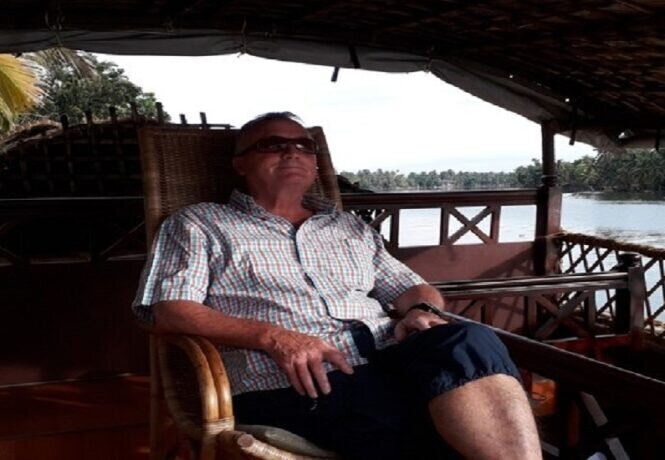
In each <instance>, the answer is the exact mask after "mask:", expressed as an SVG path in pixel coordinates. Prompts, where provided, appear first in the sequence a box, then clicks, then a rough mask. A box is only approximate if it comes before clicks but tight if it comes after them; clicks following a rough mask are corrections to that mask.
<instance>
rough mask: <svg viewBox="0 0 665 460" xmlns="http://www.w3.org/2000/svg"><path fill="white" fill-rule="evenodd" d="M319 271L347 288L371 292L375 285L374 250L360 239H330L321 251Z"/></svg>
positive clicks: (333, 281) (331, 280)
mask: <svg viewBox="0 0 665 460" xmlns="http://www.w3.org/2000/svg"><path fill="white" fill-rule="evenodd" d="M318 266H319V271H320V272H322V274H324V275H325V276H326V277H327V278H328V279H329V281H330V282H332V283H336V284H339V285H340V287H344V288H346V289H350V290H355V291H362V292H364V293H367V292H369V291H370V290H371V289H372V288H373V286H374V266H373V263H372V251H371V249H370V248H368V247H367V245H366V244H365V243H364V242H363V241H362V240H359V239H354V238H346V239H342V240H337V241H330V242H329V243H327V244H326V247H325V248H322V250H321V251H320V252H319V257H318Z"/></svg>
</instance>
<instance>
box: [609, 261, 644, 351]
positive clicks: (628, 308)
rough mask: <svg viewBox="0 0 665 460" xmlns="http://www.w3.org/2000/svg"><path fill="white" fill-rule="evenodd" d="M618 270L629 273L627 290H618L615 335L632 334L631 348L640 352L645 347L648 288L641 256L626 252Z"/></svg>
mask: <svg viewBox="0 0 665 460" xmlns="http://www.w3.org/2000/svg"><path fill="white" fill-rule="evenodd" d="M618 259H619V260H618V262H619V265H618V267H617V268H618V270H620V271H622V272H626V273H628V286H627V288H626V289H617V292H616V312H615V313H616V315H615V319H614V333H615V334H630V336H631V339H632V340H631V348H632V349H633V350H634V351H638V350H640V349H641V348H642V346H643V340H644V339H643V332H644V301H645V298H646V286H645V282H644V269H643V268H642V260H641V258H640V255H639V254H637V253H632V252H625V253H622V254H619V256H618Z"/></svg>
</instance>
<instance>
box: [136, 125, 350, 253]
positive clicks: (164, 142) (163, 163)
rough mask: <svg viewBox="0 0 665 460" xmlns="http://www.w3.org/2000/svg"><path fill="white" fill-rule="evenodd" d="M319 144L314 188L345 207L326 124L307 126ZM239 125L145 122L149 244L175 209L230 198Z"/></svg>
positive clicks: (143, 153) (143, 158) (234, 182)
mask: <svg viewBox="0 0 665 460" xmlns="http://www.w3.org/2000/svg"><path fill="white" fill-rule="evenodd" d="M309 131H310V133H311V135H312V137H313V138H314V140H316V142H317V143H318V145H319V154H318V165H319V171H318V172H319V177H318V180H317V182H316V183H315V184H314V186H313V187H312V190H310V192H309V193H310V194H314V195H318V196H323V197H325V198H327V199H329V200H332V201H334V202H335V203H337V206H338V207H341V197H340V193H339V187H338V185H337V178H336V176H335V171H334V169H333V166H332V161H331V159H330V152H329V150H328V145H327V143H326V139H325V136H324V134H323V130H322V129H321V128H319V127H314V128H309ZM237 134H238V130H236V129H225V130H213V129H198V128H188V127H178V126H146V127H143V128H141V129H140V130H139V146H140V154H141V164H142V169H143V193H144V196H145V226H146V235H147V238H148V240H147V241H148V244H151V242H152V238H153V236H154V234H155V232H156V230H157V228H158V227H159V225H160V224H161V222H162V221H163V220H164V219H165V218H166V217H168V216H169V215H170V214H171V213H173V212H174V211H176V210H177V209H180V208H182V207H183V206H187V205H190V204H193V203H199V202H202V201H216V202H222V203H224V202H226V201H227V200H228V197H229V195H230V193H231V191H232V190H233V188H235V187H236V186H237V185H238V184H239V178H238V176H237V175H236V174H235V172H234V171H233V168H232V167H231V157H232V154H233V149H234V146H235V138H236V136H237Z"/></svg>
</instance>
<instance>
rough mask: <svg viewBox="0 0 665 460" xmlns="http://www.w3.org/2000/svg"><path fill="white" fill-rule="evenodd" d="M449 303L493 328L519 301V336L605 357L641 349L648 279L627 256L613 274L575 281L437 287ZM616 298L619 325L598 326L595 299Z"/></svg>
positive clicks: (465, 283)
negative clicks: (610, 351) (506, 306)
mask: <svg viewBox="0 0 665 460" xmlns="http://www.w3.org/2000/svg"><path fill="white" fill-rule="evenodd" d="M433 284H434V286H435V287H437V288H438V289H439V290H440V291H441V293H442V294H443V295H444V297H445V298H446V299H447V300H448V301H451V302H452V301H458V302H459V301H464V302H465V306H464V307H463V308H461V309H458V313H459V314H460V315H462V316H465V317H469V318H476V319H478V320H479V321H481V322H483V323H485V324H492V323H493V317H492V316H493V314H494V312H495V310H496V306H497V304H499V303H502V302H506V301H507V300H508V301H510V299H519V302H517V303H516V305H520V306H521V308H522V309H523V311H522V317H523V318H524V320H523V326H522V328H520V329H519V332H520V333H521V334H522V335H524V336H527V337H530V338H533V339H536V340H538V341H546V342H549V343H552V344H555V345H557V346H558V347H560V348H564V349H568V350H571V351H576V352H581V353H589V354H591V355H592V356H594V357H596V358H601V357H602V356H603V350H604V349H606V348H608V347H616V346H629V347H630V348H633V349H638V348H640V347H641V340H642V339H641V335H642V331H643V317H642V316H641V314H642V310H641V305H642V303H643V302H644V278H643V271H642V268H641V267H640V266H639V257H631V256H630V255H627V256H623V257H622V258H621V263H620V264H619V265H618V266H617V267H616V268H615V270H614V271H608V272H604V273H588V274H573V275H549V276H527V277H515V278H509V279H505V278H502V279H486V280H478V281H459V282H443V283H433ZM598 291H602V292H610V291H611V292H612V293H614V296H615V298H616V313H617V315H616V320H615V321H614V323H613V324H612V325H611V327H610V326H608V325H607V324H603V323H602V322H601V321H598V311H597V309H596V303H595V298H596V293H597V292H598Z"/></svg>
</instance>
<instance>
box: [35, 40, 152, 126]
mask: <svg viewBox="0 0 665 460" xmlns="http://www.w3.org/2000/svg"><path fill="white" fill-rule="evenodd" d="M82 56H83V57H84V58H85V59H86V60H87V61H89V62H90V63H91V64H92V66H93V68H94V75H93V76H89V77H87V78H82V77H81V73H80V71H79V70H78V69H77V68H76V67H75V66H74V65H73V64H72V63H71V62H68V61H65V60H58V59H53V60H49V61H48V62H45V63H42V65H43V67H44V71H45V76H44V78H43V83H42V87H43V88H44V90H45V97H44V98H43V100H42V103H41V104H40V105H39V106H38V107H37V108H36V109H35V110H33V111H32V112H31V113H30V114H28V115H27V116H26V117H25V119H28V120H30V119H35V118H49V119H52V120H56V121H58V120H59V119H60V116H61V115H63V114H64V115H67V117H68V118H69V122H70V123H71V124H76V123H83V122H85V111H86V110H91V111H92V115H93V117H94V118H95V119H107V118H109V112H108V108H109V106H115V107H116V108H117V114H118V117H119V118H125V117H130V116H131V108H130V105H129V104H130V102H135V103H136V105H137V108H138V111H139V113H140V114H144V115H148V116H152V117H155V116H156V106H155V104H156V102H157V101H156V99H155V95H154V94H153V93H146V92H144V91H143V90H142V89H141V88H140V87H139V86H137V85H135V84H134V83H132V82H131V81H129V79H128V78H127V76H126V75H125V71H124V70H123V69H121V68H120V67H118V66H117V65H116V64H114V63H112V62H108V61H99V60H97V58H96V57H95V56H93V55H92V54H88V53H82Z"/></svg>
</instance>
